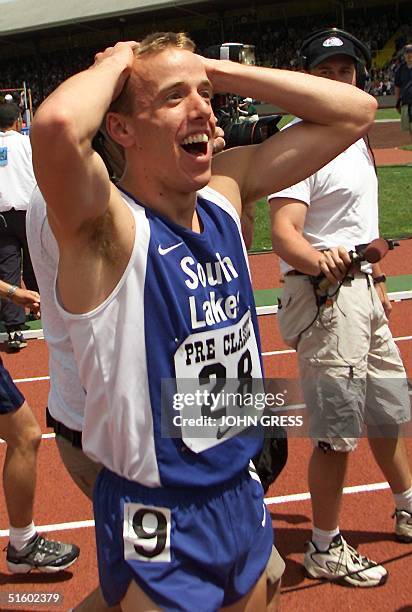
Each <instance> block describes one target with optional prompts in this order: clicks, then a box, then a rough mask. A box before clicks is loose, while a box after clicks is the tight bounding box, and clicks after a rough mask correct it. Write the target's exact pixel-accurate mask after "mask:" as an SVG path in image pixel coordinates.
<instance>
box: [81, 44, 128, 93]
mask: <svg viewBox="0 0 412 612" xmlns="http://www.w3.org/2000/svg"><path fill="white" fill-rule="evenodd" d="M138 47H139V43H138V42H136V41H135V40H129V41H125V42H118V43H116V44H115V46H114V47H107V48H106V49H105V50H104V51H100V52H99V53H96V55H95V56H94V64H93V66H92V68H93V67H95V66H99V65H101V64H102V63H103V62H105V61H107V60H110V61H113V60H114V61H117V62H119V63H120V64H123V65H124V70H123V72H122V74H121V77H120V78H119V80H118V83H117V86H116V88H115V91H114V94H113V100H115V99H116V98H117V97H118V96H119V95H120V92H121V91H122V89H123V86H124V84H125V82H126V80H127V78H128V77H129V75H130V72H131V70H132V67H133V62H134V60H135V54H134V51H135V50H136V49H137V48H138Z"/></svg>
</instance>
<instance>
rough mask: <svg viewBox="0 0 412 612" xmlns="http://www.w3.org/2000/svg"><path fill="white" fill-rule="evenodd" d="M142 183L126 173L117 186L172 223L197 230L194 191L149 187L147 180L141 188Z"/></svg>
mask: <svg viewBox="0 0 412 612" xmlns="http://www.w3.org/2000/svg"><path fill="white" fill-rule="evenodd" d="M142 184H143V181H142V182H141V183H140V184H139V182H137V181H135V180H130V179H129V177H128V176H127V174H126V176H125V177H123V179H122V180H121V181H120V182H119V187H120V188H122V189H124V190H125V191H127V193H130V194H131V195H132V196H133V197H135V198H136V200H138V201H139V202H141V203H142V204H144V205H145V206H147V207H148V208H150V209H151V210H153V211H154V212H157V213H159V214H160V215H163V216H164V217H167V218H168V219H170V220H171V221H173V223H177V224H178V225H182V226H183V227H187V228H189V229H192V230H193V231H199V222H198V218H197V215H196V214H195V208H196V195H197V194H196V192H192V193H181V192H176V191H174V190H171V189H168V190H165V189H161V188H160V189H159V188H158V186H153V188H150V185H148V183H147V182H146V183H144V187H143V189H142V188H141V185H142Z"/></svg>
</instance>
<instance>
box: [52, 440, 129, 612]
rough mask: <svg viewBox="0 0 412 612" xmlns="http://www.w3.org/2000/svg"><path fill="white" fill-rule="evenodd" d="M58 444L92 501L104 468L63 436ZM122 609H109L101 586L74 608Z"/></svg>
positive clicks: (79, 611) (81, 611) (92, 611)
mask: <svg viewBox="0 0 412 612" xmlns="http://www.w3.org/2000/svg"><path fill="white" fill-rule="evenodd" d="M56 444H57V448H58V450H59V453H60V457H61V460H62V462H63V465H64V467H65V468H66V470H67V471H68V473H69V475H70V476H71V478H72V479H73V481H74V483H75V484H76V485H77V486H78V487H79V489H80V490H81V491H82V492H83V493H84V494H85V495H86V497H88V498H89V499H90V501H92V499H93V487H94V483H95V481H96V478H97V475H98V473H99V472H100V470H101V468H102V466H101V465H100V463H96V462H95V461H93V460H92V459H90V457H88V456H87V455H86V454H85V453H84V452H83V450H82V449H81V448H77V447H75V446H73V445H72V444H71V443H70V442H69V441H68V440H66V439H65V438H63V437H62V436H59V435H56ZM120 609H121V608H120V606H113V607H109V606H108V605H107V604H106V602H105V600H104V598H103V594H102V592H101V589H100V587H99V586H98V587H97V588H96V589H94V591H92V592H91V593H89V595H87V597H85V598H84V599H83V600H82V601H81V602H80V603H79V604H78V605H77V606H76V607H75V608H74V610H75V612H107V611H108V610H111V612H118V611H120Z"/></svg>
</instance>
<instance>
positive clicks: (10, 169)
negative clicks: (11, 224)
mask: <svg viewBox="0 0 412 612" xmlns="http://www.w3.org/2000/svg"><path fill="white" fill-rule="evenodd" d="M0 150H1V156H0V159H1V160H2V161H1V162H0V212H6V211H8V210H10V209H11V208H15V209H16V210H26V209H27V206H28V203H29V200H30V196H31V194H32V192H33V189H34V187H35V185H36V179H35V178H34V172H33V165H32V159H31V145H30V138H29V137H28V136H24V135H23V134H20V133H19V132H15V131H14V130H8V131H6V132H0Z"/></svg>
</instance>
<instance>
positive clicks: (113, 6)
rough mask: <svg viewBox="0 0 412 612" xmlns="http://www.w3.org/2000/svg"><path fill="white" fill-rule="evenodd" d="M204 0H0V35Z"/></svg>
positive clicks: (205, 0) (190, 3) (196, 2)
mask: <svg viewBox="0 0 412 612" xmlns="http://www.w3.org/2000/svg"><path fill="white" fill-rule="evenodd" d="M205 3H207V0H69V2H64V1H62V0H0V35H1V36H2V35H5V34H18V33H20V32H27V31H33V30H40V29H42V30H44V29H46V28H49V27H56V26H62V25H67V24H77V23H79V22H84V21H92V20H96V19H104V18H107V17H114V16H116V17H121V16H123V15H129V14H136V13H139V12H140V13H142V12H146V11H156V10H160V9H167V8H178V7H184V6H189V5H194V4H196V5H201V4H205Z"/></svg>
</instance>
